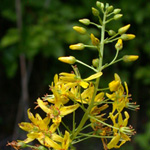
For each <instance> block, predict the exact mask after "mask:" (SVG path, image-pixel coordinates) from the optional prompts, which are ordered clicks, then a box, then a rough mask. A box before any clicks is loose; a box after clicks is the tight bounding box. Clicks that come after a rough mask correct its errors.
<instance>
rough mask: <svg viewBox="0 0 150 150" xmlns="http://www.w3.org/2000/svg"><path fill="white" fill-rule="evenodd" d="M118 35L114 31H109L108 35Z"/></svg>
mask: <svg viewBox="0 0 150 150" xmlns="http://www.w3.org/2000/svg"><path fill="white" fill-rule="evenodd" d="M115 34H116V32H115V31H114V30H109V31H108V35H109V36H113V35H115Z"/></svg>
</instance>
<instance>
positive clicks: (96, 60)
mask: <svg viewBox="0 0 150 150" xmlns="http://www.w3.org/2000/svg"><path fill="white" fill-rule="evenodd" d="M98 64H99V59H98V58H96V59H93V60H92V65H93V66H94V67H98Z"/></svg>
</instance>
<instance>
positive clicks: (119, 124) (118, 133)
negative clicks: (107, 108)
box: [107, 111, 135, 149]
mask: <svg viewBox="0 0 150 150" xmlns="http://www.w3.org/2000/svg"><path fill="white" fill-rule="evenodd" d="M124 115H125V119H124V120H123V118H122V114H121V113H119V114H116V115H115V116H114V115H113V114H112V113H110V114H109V116H110V118H111V120H112V122H113V126H114V127H115V128H114V129H113V131H114V137H113V138H112V140H111V141H110V142H109V143H108V144H107V148H108V149H112V148H120V146H121V145H123V144H124V143H125V142H126V141H130V140H131V139H130V137H131V136H132V135H134V134H135V131H134V129H132V128H131V127H127V124H128V119H129V114H128V112H126V111H125V112H124ZM117 128H118V129H117ZM119 141H120V143H119Z"/></svg>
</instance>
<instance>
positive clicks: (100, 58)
mask: <svg viewBox="0 0 150 150" xmlns="http://www.w3.org/2000/svg"><path fill="white" fill-rule="evenodd" d="M105 21H106V13H104V17H103V22H102V28H101V43H100V47H99V48H100V50H98V51H99V52H100V54H99V67H98V72H100V71H101V69H102V64H103V53H104V38H105ZM99 81H100V78H97V79H96V83H95V88H94V93H93V97H92V99H91V103H90V105H89V106H88V108H87V111H86V112H85V114H84V116H83V118H82V119H81V122H80V123H79V126H78V127H77V130H76V132H75V133H74V134H73V135H72V140H74V139H75V137H76V136H77V135H78V134H79V133H80V131H81V130H82V127H83V126H84V124H85V123H86V121H87V120H88V118H89V114H90V111H91V109H92V107H93V106H94V99H95V96H96V93H97V89H98V86H99Z"/></svg>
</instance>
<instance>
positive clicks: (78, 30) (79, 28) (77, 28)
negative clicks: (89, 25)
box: [73, 26, 86, 34]
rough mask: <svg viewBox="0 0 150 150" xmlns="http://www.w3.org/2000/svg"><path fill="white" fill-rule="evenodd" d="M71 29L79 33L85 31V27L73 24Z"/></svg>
mask: <svg viewBox="0 0 150 150" xmlns="http://www.w3.org/2000/svg"><path fill="white" fill-rule="evenodd" d="M73 29H74V30H75V31H77V32H78V33H80V34H85V33H86V29H85V28H83V27H79V26H74V27H73Z"/></svg>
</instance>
